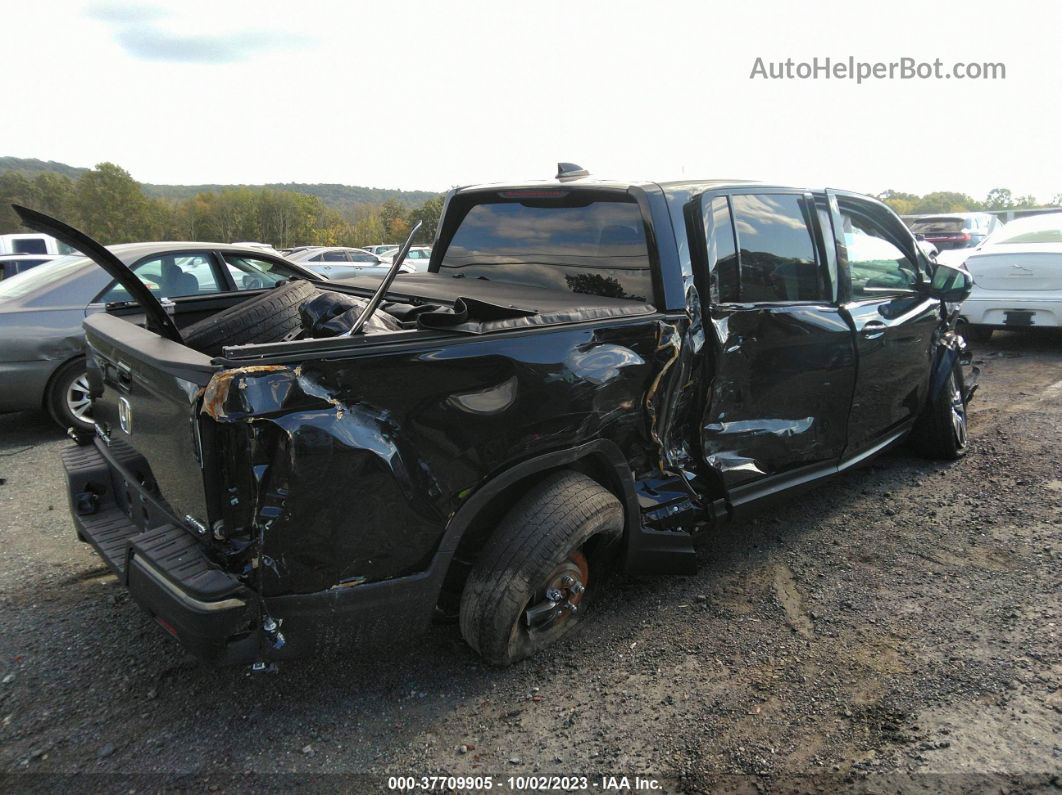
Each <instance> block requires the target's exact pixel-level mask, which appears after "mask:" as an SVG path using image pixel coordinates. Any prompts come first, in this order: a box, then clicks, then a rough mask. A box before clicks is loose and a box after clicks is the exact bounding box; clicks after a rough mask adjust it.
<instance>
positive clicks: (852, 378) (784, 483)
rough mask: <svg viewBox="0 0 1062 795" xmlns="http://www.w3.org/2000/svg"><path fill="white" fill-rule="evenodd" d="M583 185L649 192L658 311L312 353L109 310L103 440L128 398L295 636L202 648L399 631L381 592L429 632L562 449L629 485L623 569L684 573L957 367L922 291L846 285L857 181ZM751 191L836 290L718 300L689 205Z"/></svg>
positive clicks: (266, 605) (868, 441) (566, 457)
mask: <svg viewBox="0 0 1062 795" xmlns="http://www.w3.org/2000/svg"><path fill="white" fill-rule="evenodd" d="M546 184H547V185H549V184H551V183H546ZM583 184H584V183H583V182H582V181H576V182H566V183H564V188H565V189H566V190H579V189H582V187H583ZM585 186H586V187H589V188H592V189H593V190H594V191H597V192H601V191H610V190H614V191H626V192H629V193H630V194H631V195H633V197H634V198H635V200H636V201H637V202H638V204H639V206H640V207H641V210H642V217H643V220H644V222H645V224H646V228H647V232H648V235H647V237H648V239H649V240H650V241H651V245H652V250H651V260H652V262H653V267H654V269H655V271H656V288H655V292H656V295H655V296H654V302H655V303H654V306H655V307H656V310H657V311H655V312H652V313H649V314H645V315H641V316H638V317H631V318H610V319H605V320H593V321H586V322H568V323H565V324H563V325H557V326H546V327H537V328H529V329H515V330H507V331H499V332H494V333H487V334H483V335H482V336H478V337H469V336H462V335H460V334H454V333H450V334H447V333H433V334H429V333H421V332H416V333H411V334H408V335H405V336H403V335H401V334H398V335H395V336H394V338H390V337H388V338H378V337H377V338H374V337H362V338H356V339H351V340H349V341H337V340H329V341H327V344H323V343H324V342H325V341H321V342H322V344H321V345H320V346H319V347H318V348H317V349H316V350H317V352H316V353H314V348H313V346H312V345H309V344H308V343H307V342H303V343H300V344H299V345H297V346H293V345H292V346H285V345H284V344H278V345H269V346H263V347H262V349H261V352H260V353H259V354H258V355H255V354H254V352H253V351H244V352H241V354H240V356H239V358H238V359H237V358H233V356H230V358H229V359H224V358H222V359H215V360H210V359H208V358H207V357H205V356H202V355H201V354H197V353H195V352H193V351H189V350H188V349H187V348H185V347H183V346H181V345H179V344H177V343H175V342H170V341H167V340H163V339H160V338H159V337H158V336H157V335H154V334H151V333H149V332H146V331H144V330H142V329H139V328H136V327H135V326H132V325H131V324H128V323H124V322H122V321H118V320H116V319H114V318H108V317H94V318H90V319H89V320H88V321H87V322H86V328H87V339H88V343H89V346H90V350H91V352H92V358H93V359H94V360H95V362H96V365H97V367H98V368H99V372H100V374H101V377H100V384H101V390H102V392H101V399H100V400H99V401H98V402H97V405H98V406H99V408H98V412H99V414H98V416H99V417H100V418H101V428H102V431H103V434H102V435H103V437H104V438H103V439H98V440H96V442H95V444H97V446H100V447H101V449H102V448H104V447H106V446H107V443H106V439H107V438H110V439H111V440H112V444H113V443H115V441H117V440H118V439H124V437H123V436H122V433H123V432H122V431H121V430H120V418H119V417H118V416H117V409H116V408H115V407H116V405H117V402H118V398H120V397H121V398H124V399H125V400H127V401H128V402H129V406H130V408H131V413H132V416H133V417H134V420H133V422H134V427H133V430H132V433H131V434H128V436H129V439H128V441H129V442H130V443H131V444H134V445H135V447H136V449H137V450H138V451H139V452H140V454H141V455H142V457H143V461H144V467H145V468H146V470H147V471H148V472H147V476H146V477H145V478H144V481H145V484H146V485H144V488H145V489H148V490H151V491H153V492H156V493H157V494H158V495H160V497H161V499H163V500H164V501H166V503H167V504H168V505H169V506H170V508H171V510H172V519H173V521H175V522H176V523H178V524H183V526H184V527H185V528H186V529H187V530H188V532H191V533H193V534H195V535H196V536H197V537H198V538H200V539H201V541H202V544H203V549H204V553H205V554H206V555H207V556H208V557H209V558H210V559H211V560H212V561H213V564H214V565H216V566H217V567H218V568H219V569H221V570H222V571H225V572H228V573H229V574H230V575H231V576H232V577H233V578H234V579H235V580H236V581H238V582H239V583H240V584H241V585H242V586H243V587H245V588H246V589H248V590H249V591H250V592H251V593H253V594H255V595H256V598H258V600H259V601H258V611H259V619H265V618H270V617H272V618H283V619H284V622H283V633H284V635H285V637H286V642H285V643H284V644H283V645H278V644H277V643H276V642H275V638H273V637H272V636H269V642H266V640H264V639H263V637H264V636H265V635H267V634H268V633H263V632H259V631H256V629H255V627H253V626H248V627H247V630H246V632H245V633H243V634H242V635H241V637H239V638H235V637H234V638H232V639H230V640H231V642H230V643H229V645H228V646H227V647H226V648H225V650H222V651H218V650H216V649H215V650H214V651H211V652H210V653H209V654H207V653H204V655H205V656H210V657H214V658H218V659H225V660H232V659H244V658H247V659H251V658H254V659H281V658H284V657H287V656H290V655H294V654H300V653H311V652H315V651H320V650H322V649H324V648H326V647H328V646H330V645H331V644H332V643H333V642H339V641H340V640H341V639H342V638H343V637H347V638H348V639H349V638H350V637H358V638H362V639H367V638H368V637H369V636H374V635H377V634H383V635H387V634H389V633H388V626H390V630H391V632H392V633H393V631H394V630H395V629H396V626H395V625H394V623H393V622H386V621H385V622H383V623H381V620H380V617H379V616H378V615H376V613H377V612H378V611H379V610H380V609H381V604H392V605H394V606H395V611H396V615H398V616H400V617H401V619H402V621H401V623H402V624H403V626H404V627H405V628H407V629H409V630H410V631H415V630H416V629H417V628H418V627H419V626H421V625H422V624H423V622H424V621H426V620H427V618H428V617H429V616H430V614H431V611H432V608H433V607H434V605H435V603H436V601H437V600H438V598H439V594H440V591H441V590H442V588H443V587H444V583H445V582H447V581H448V573H449V572H450V571H451V569H450V566H451V562H452V560H453V558H454V556H455V553H456V552H457V550H459V549H463V550H464V553H463V554H462V555H460V556H459V557H467V556H468V555H470V554H471V555H472V556H474V553H475V547H476V545H477V544H481V543H482V539H483V538H484V537H485V535H484V534H485V533H488V532H489V530H490V526H491V525H490V522H491V521H494V520H496V518H497V516H498V515H499V514H498V513H497V512H498V510H499V506H501V508H504V506H505V505H508V504H511V502H512V501H513V500H514V499H515V497H516V496H517V495H518V494H519V493H521V491H522V490H526V489H527V488H529V487H530V485H531V484H532V483H533V482H534V481H535V478H536V477H539V476H541V474H542V473H544V472H546V471H548V470H549V469H552V468H557V467H561V466H568V467H575V468H579V469H581V470H583V471H585V472H587V473H588V474H590V475H591V476H592V477H594V478H595V479H598V480H599V481H600V482H602V484H603V485H605V486H606V487H607V488H609V489H610V490H612V491H613V492H614V493H615V494H616V495H617V497H618V498H620V500H621V502H622V503H623V504H624V506H625V509H626V514H627V515H626V520H627V532H626V540H625V566H626V568H627V570H629V571H657V572H666V571H689V570H690V568H691V566H692V565H693V556H692V546H691V541H692V539H693V537H694V536H695V535H696V534H697V533H698V532H700V531H702V530H703V529H705V528H707V527H710V526H711V525H712V524H713V523H715V522H717V521H719V520H720V519H723V518H725V517H726V516H728V515H736V514H739V513H741V512H742V511H743V510H745V509H747V508H748V507H749V506H751V505H753V504H755V503H757V502H759V501H762V500H764V499H766V498H769V497H773V496H776V495H777V494H780V493H782V492H784V491H786V490H787V489H791V488H794V487H797V486H804V485H808V484H811V483H813V482H816V481H818V480H821V479H822V478H824V477H827V476H829V475H831V474H834V473H836V472H838V471H840V470H842V469H844V468H846V467H848V466H851V465H854V464H856V463H861V462H862V461H864V460H866V458H867V457H868V456H870V455H874V454H877V453H878V452H880V451H881V450H883V449H886V448H887V447H888V446H889V445H891V444H894V443H896V442H897V441H900V440H901V439H902V438H903V436H904V435H905V434H906V433H907V432H908V431H909V430H910V428H911V426H912V425H913V422H914V420H915V418H916V417H917V416H918V413H919V412H920V410H921V408H922V406H923V405H924V403H925V400H926V397H927V394H928V392H929V388H930V385H931V383H933V384H939V383H940V382H942V381H943V379H942V378H940V377H939V376H932V373H933V371H934V368H937V369H938V370H939V368H941V367H945V366H948V367H950V364H951V363H952V362H953V361H954V356H955V355H957V354H956V353H955V351H957V350H958V347H959V345H960V343H959V342H958V341H957V339H956V338H955V336H954V334H952V333H950V332H949V331H948V328H947V323H946V322H945V316H944V313H943V311H942V308H941V303H940V302H939V301H937V300H933V299H931V298H930V297H929V294H928V292H927V285H922V286H920V288H919V291H918V292H917V293H916V294H914V295H911V296H903V297H899V298H897V297H891V298H889V299H887V300H885V299H882V300H875V301H861V302H853V301H851V300H850V296H849V295H848V293H847V288H846V283H845V277H846V255H845V250H844V242H843V237H842V236H840V235H839V234H837V233H836V232H835V229H827V228H825V227H826V224H825V222H824V219H826V218H831V217H832V218H833V219H834V220H833V226H834V227H835V228H837V226H838V223H837V217H836V213H837V207H838V201H839V200H840V201H856V200H859V201H864V200H862V199H857V198H856V197H854V196H853V195H850V194H831V193H827V192H824V191H815V192H810V191H794V190H793V189H787V188H771V187H765V186H759V185H750V184H747V183H681V184H668V185H656V184H653V183H646V184H639V185H625V184H616V183H599V182H590V181H587V182H586V185H585ZM513 187H516V188H519V187H527V186H500V187H498V186H493V187H489V188H485V187H476V188H468V189H459V190H457V191H455V192H453V193H451V194H450V196H449V197H448V198H447V203H446V206H445V207H446V209H444V217H443V219H442V221H441V223H440V225H439V239H437V240H436V242H435V246H434V248H433V260H432V265H431V266H430V270H438V262H439V259H438V258H440V257H442V256H443V254H444V252H445V247H446V238H447V236H448V235H452V234H453V231H454V228H455V223H454V222H453V221H452V217H451V215H452V214H451V209H452V208H455V207H459V206H460V205H461V202H462V201H464V198H463V197H464V196H465V195H466V194H475V193H477V192H482V191H488V190H489V191H498V190H505V189H509V188H513ZM535 187H539V186H535ZM742 192H745V193H756V192H774V193H779V192H790V193H796V194H798V195H799V196H801V197H802V201H804V202H806V206H807V207H808V218H809V219H810V221H811V224H812V230H811V231H812V235H813V239H814V241H815V245H816V248H817V254H816V256H817V258H818V259H819V260H820V262H819V265H820V267H821V268H822V269H823V278H824V279H825V280H826V281H827V282H830V281H831V280H832V282H833V283H828V285H827V286H828V287H829V292H828V295H830V296H832V298H828V299H823V300H822V301H821V302H783V303H771V304H712V303H711V302H710V301H708V300H707V296H708V290H707V284H706V274H705V267H706V266H705V260H704V240H703V235H701V239H700V240H698V227H697V224H696V222H695V221H696V218H697V217H699V216H698V215H697V214H696V213H697V211H698V210H699V207H700V203H701V202H702V201H706V200H708V199H710V198H711V197H713V196H719V195H724V196H725V195H733V194H737V193H742ZM839 197H840V199H839ZM866 201H868V206H869V205H870V204H874V205H876V206H878V207H879V208H880V207H883V205H877V203H873V202H872V200H866ZM816 208H818V210H820V211H821V212H817V211H816ZM868 211H873V212H879V211H880V209H874V208H871V209H870V210H868ZM884 212H885V213H889V211H888V210H884ZM889 214H890V215H891V213H889ZM892 217H893V218H895V216H892ZM895 223H896V225H897V226H896V227H893V226H892V225H891V222H890V229H894V231H895V232H896V234H897V239H898V240H899V242H900V243H902V244H903V246H904V250H905V251H910V252H911V254H910V256H911V257H912V259H913V260H915V261H917V262H918V263H919V265H920V267H921V268H923V269H924V268H926V266H927V263H926V262H925V260H924V256H923V255H921V253H920V251H919V250H918V249H917V246H916V245H915V244H914V240H913V238H911V236H910V234H909V233H907V232H906V228H905V227H903V225H902V223H901V222H899V220H898V219H896V220H895ZM900 230H902V231H900ZM902 235H906V237H905V238H902V239H901V236H902ZM396 289H401V284H399V285H398V287H397V288H396ZM351 291H352V292H358V288H351ZM362 292H364V291H362ZM189 310H190V308H189ZM878 322H880V323H881V324H882V325H883V326H884V328H883V329H881V330H882V332H883V333H882V334H881V335H880V336H878V335H877V333H876V332H877V330H878V329H876V328H875V325H876V324H877V323H878ZM872 324H874V325H872ZM868 326H869V327H870V328H871V329H872V333H867V328H868ZM123 367H130V368H131V375H130V376H129V377H128V378H127V379H126V382H124V383H123V381H122V380H121V379H122V376H121V373H122V372H123V370H122V368H123ZM938 388H939V387H938ZM462 544H464V545H465V546H464V547H462ZM134 596H136V593H135V592H134ZM381 600H382V601H381ZM152 609H153V610H154V611H155V612H157V610H158V608H157V607H154V608H152ZM341 626H342V627H343V628H344V629H340V627H341ZM377 630H379V632H378V631H377ZM184 639H185V640H186V642H188V639H186V638H184ZM219 642H220V643H222V646H225V644H224V643H223V639H219Z"/></svg>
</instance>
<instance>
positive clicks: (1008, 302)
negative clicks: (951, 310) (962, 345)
mask: <svg viewBox="0 0 1062 795" xmlns="http://www.w3.org/2000/svg"><path fill="white" fill-rule="evenodd" d="M1027 312H1031V313H1032V315H1031V317H1028V316H1024V314H1023V313H1027ZM960 315H961V316H962V317H963V318H964V319H965V320H966V322H967V323H972V324H973V325H976V326H994V327H997V328H1009V327H1014V328H1019V327H1022V326H1024V327H1028V326H1043V327H1047V328H1057V327H1059V326H1062V300H1050V299H1048V300H1036V297H1035V296H1029V297H1025V296H1022V297H1015V296H1013V295H1007V296H998V297H989V296H985V297H976V298H975V297H973V296H971V297H970V298H968V299H966V300H965V301H963V304H962V310H961V311H960ZM1016 317H1020V318H1021V319H1022V320H1023V321H1024V320H1025V319H1026V317H1028V319H1029V320H1031V322H1030V323H1026V322H1021V323H1015V322H1013V321H1014V319H1015V318H1016ZM1008 320H1009V321H1011V322H1008Z"/></svg>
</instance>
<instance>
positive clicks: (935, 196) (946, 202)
mask: <svg viewBox="0 0 1062 795" xmlns="http://www.w3.org/2000/svg"><path fill="white" fill-rule="evenodd" d="M877 198H879V199H881V201H883V202H885V204H887V205H889V207H891V208H892V209H893V210H894V211H895V212H896V213H897V214H899V215H921V214H924V213H974V212H984V211H986V210H1024V209H1029V208H1032V207H1062V193H1056V194H1055V196H1054V198H1053V199H1051V201H1050V202H1048V203H1047V204H1044V203H1043V202H1040V201H1038V200H1037V199H1036V197H1035V196H1030V195H1028V194H1026V195H1024V196H1015V195H1014V194H1013V193H1011V192H1010V190H1009V189H1007V188H993V189H992V190H990V191H989V192H988V195H987V196H986V197H985V198H984V200H982V201H978V200H977V199H975V198H973V197H972V196H968V195H966V194H965V193H956V192H953V191H936V192H934V193H927V194H925V195H924V196H919V195H917V194H915V193H904V192H903V191H897V190H887V191H885V192H884V193H879V194H878V197H877Z"/></svg>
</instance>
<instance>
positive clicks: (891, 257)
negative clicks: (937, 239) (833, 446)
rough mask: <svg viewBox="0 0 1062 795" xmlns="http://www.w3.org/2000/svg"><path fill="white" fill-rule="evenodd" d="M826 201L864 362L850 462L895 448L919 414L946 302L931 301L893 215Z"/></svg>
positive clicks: (832, 195) (841, 198)
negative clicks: (880, 448)
mask: <svg viewBox="0 0 1062 795" xmlns="http://www.w3.org/2000/svg"><path fill="white" fill-rule="evenodd" d="M828 195H829V202H830V208H831V219H832V224H833V232H834V237H835V241H836V245H837V251H838V261H839V267H840V272H841V279H842V287H843V288H844V293H845V295H844V296H843V298H844V303H843V309H844V312H845V313H846V314H847V315H848V317H849V318H850V319H851V323H852V327H853V328H854V330H855V337H856V354H857V358H858V365H857V376H856V385H855V392H854V395H853V398H852V410H851V414H850V416H849V418H848V444H847V446H846V449H845V457H846V458H851V457H854V456H858V455H859V454H861V453H864V452H866V451H868V450H872V449H874V448H875V447H877V446H878V445H880V444H883V443H887V442H889V441H891V440H892V439H893V438H894V437H895V436H896V435H897V434H899V433H901V432H903V431H904V430H906V429H907V428H908V427H909V426H910V424H911V423H912V422H913V421H914V419H915V417H916V416H917V414H918V412H919V411H920V410H921V407H922V403H923V401H924V400H925V395H926V392H927V390H928V388H929V374H930V368H931V364H932V354H933V342H934V335H935V333H936V330H937V327H938V325H939V323H940V302H939V301H936V300H933V299H931V298H929V297H928V295H927V294H926V293H925V290H924V286H925V283H926V281H927V274H926V273H925V266H924V260H923V258H922V257H920V256H919V252H918V247H917V244H916V243H915V240H914V237H913V236H912V235H911V233H910V232H909V231H908V229H907V228H906V227H905V226H904V224H903V222H902V221H900V219H899V218H897V217H896V215H894V214H893V213H892V211H891V210H889V209H888V208H887V207H885V206H884V205H882V204H880V203H878V202H875V201H872V200H869V199H866V198H863V197H859V196H852V195H849V194H844V193H839V192H834V191H828Z"/></svg>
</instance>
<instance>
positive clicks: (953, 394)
mask: <svg viewBox="0 0 1062 795" xmlns="http://www.w3.org/2000/svg"><path fill="white" fill-rule="evenodd" d="M911 439H912V442H913V444H914V446H915V449H917V450H918V452H919V453H921V454H922V455H924V456H925V457H926V458H940V459H944V460H947V461H954V460H956V459H959V458H962V457H963V456H964V455H966V451H967V450H968V449H969V446H970V439H969V435H968V433H967V417H966V400H965V399H964V398H963V382H962V372H961V370H960V369H959V364H958V363H956V364H955V366H954V367H953V368H952V371H951V372H950V373H948V378H947V380H945V382H944V386H943V387H942V388H941V390H940V393H939V394H937V395H932V396H930V399H929V402H928V403H927V404H926V407H925V408H924V409H923V410H922V416H921V417H919V418H918V422H917V424H916V425H915V427H914V430H913V431H912V435H911Z"/></svg>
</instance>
